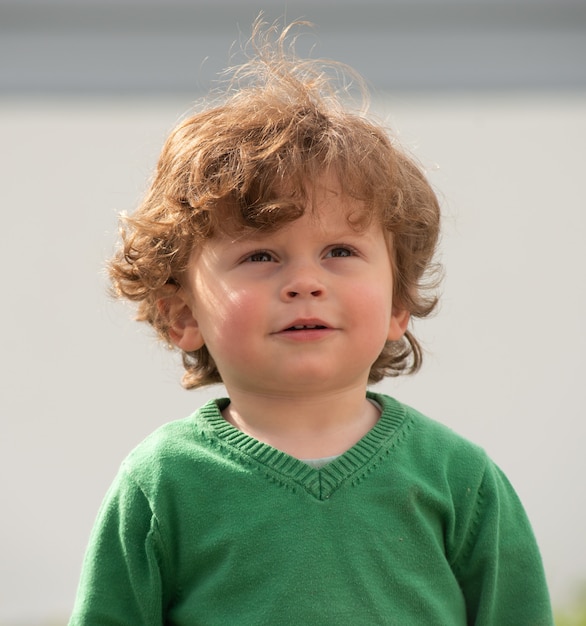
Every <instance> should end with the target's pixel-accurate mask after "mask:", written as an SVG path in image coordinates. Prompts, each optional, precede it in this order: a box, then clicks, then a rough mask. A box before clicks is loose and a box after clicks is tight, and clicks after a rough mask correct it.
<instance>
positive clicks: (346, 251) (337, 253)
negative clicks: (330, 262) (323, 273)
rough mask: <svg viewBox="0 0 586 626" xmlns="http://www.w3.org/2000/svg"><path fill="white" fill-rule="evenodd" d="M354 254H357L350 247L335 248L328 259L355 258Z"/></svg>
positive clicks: (328, 254)
mask: <svg viewBox="0 0 586 626" xmlns="http://www.w3.org/2000/svg"><path fill="white" fill-rule="evenodd" d="M354 254H355V252H354V250H352V248H350V247H349V246H335V247H334V248H331V249H330V250H329V252H328V253H327V255H326V257H334V258H338V257H347V256H354Z"/></svg>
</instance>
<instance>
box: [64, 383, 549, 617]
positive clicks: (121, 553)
mask: <svg viewBox="0 0 586 626" xmlns="http://www.w3.org/2000/svg"><path fill="white" fill-rule="evenodd" d="M369 396H370V397H371V398H373V399H374V400H376V401H377V402H378V403H379V404H381V405H382V407H383V413H382V416H381V418H380V420H379V422H378V423H377V425H376V426H375V427H374V428H373V429H372V430H371V431H370V432H369V433H368V434H367V435H366V436H365V437H364V438H363V439H362V440H361V441H359V442H358V443H357V444H356V445H355V446H354V447H352V448H351V449H350V450H348V451H347V452H346V453H345V454H343V455H342V456H340V457H339V458H338V459H337V460H335V461H333V462H332V463H330V464H328V465H326V466H325V467H324V468H323V469H321V470H316V469H312V468H311V467H309V466H308V465H307V464H305V463H303V462H302V461H299V460H297V459H294V458H292V457H290V456H288V455H287V454H284V453H282V452H280V451H278V450H275V449H274V448H272V447H270V446H268V445H266V444H263V443H260V442H258V441H256V440H255V439H252V438H250V437H249V436H247V435H245V434H244V433H242V432H240V431H239V430H236V429H235V428H233V427H232V426H231V425H230V424H228V423H227V422H226V421H224V419H223V418H222V416H221V414H220V410H221V409H222V408H223V407H224V406H226V404H227V402H228V401H227V400H220V401H216V402H210V403H208V404H206V405H205V406H204V407H202V408H201V409H200V410H199V411H198V412H197V413H195V414H194V415H193V416H192V417H190V418H187V419H184V420H180V421H176V422H172V423H170V424H167V425H165V426H163V427H162V428H160V429H158V430H157V431H156V432H155V433H153V434H152V435H151V436H150V437H148V438H147V439H146V440H145V441H144V442H143V443H142V444H140V445H139V446H138V447H137V448H136V449H135V450H134V451H133V452H132V453H131V454H130V456H129V457H128V458H127V459H126V461H125V462H124V463H123V465H122V467H121V469H120V472H119V474H118V476H117V478H116V480H115V481H114V483H113V485H112V487H111V488H110V490H109V492H108V494H107V496H106V498H105V501H104V503H103V505H102V508H101V510H100V512H99V515H98V518H97V521H96V525H95V527H94V530H93V533H92V536H91V540H90V544H89V548H88V551H87V554H86V558H85V562H84V567H83V572H82V577H81V581H80V586H79V590H78V596H77V600H76V605H75V609H74V612H73V615H72V617H71V621H70V626H79V625H84V626H86V625H95V626H109V625H114V624H118V625H119V624H124V625H125V626H126V625H127V626H139V625H142V624H145V625H146V624H153V625H154V624H158V625H161V624H173V625H186V626H187V625H189V626H194V625H196V624H202V625H205V626H215V625H222V626H232V625H240V624H250V625H255V626H257V625H263V624H271V625H286V624H295V625H296V626H302V625H320V624H328V625H333V626H343V625H346V624H348V625H352V626H357V625H360V626H362V625H374V624H397V625H398V626H410V625H426V626H427V625H440V626H442V625H446V626H458V625H460V624H492V625H495V626H507V625H511V626H524V625H529V624H531V625H532V626H537V625H538V624H548V625H549V624H553V620H552V617H551V609H550V605H549V597H548V593H547V588H546V583H545V579H544V574H543V568H542V564H541V559H540V556H539V552H538V549H537V546H536V543H535V539H534V537H533V533H532V531H531V528H530V525H529V522H528V521H527V517H526V515H525V512H524V511H523V508H522V505H521V504H520V502H519V500H518V498H517V496H516V495H515V493H514V491H513V489H512V488H511V486H510V485H509V483H508V482H507V479H506V478H505V477H504V476H503V474H502V473H501V472H500V471H499V469H498V468H497V467H495V465H494V464H493V463H492V462H491V461H490V460H489V459H488V458H487V456H486V455H485V453H484V452H483V451H482V450H480V449H479V448H477V447H476V446H474V445H472V444H470V443H469V442H467V441H465V440H463V439H462V438H460V437H458V436H457V435H455V434H454V433H453V432H452V431H450V430H449V429H447V428H445V427H444V426H441V425H439V424H437V423H435V422H433V421H431V420H429V419H428V418H426V417H424V416H422V415H421V414H419V413H417V412H416V411H415V410H413V409H411V408H409V407H406V406H404V405H402V404H400V403H399V402H397V401H396V400H393V399H392V398H389V397H386V396H383V395H377V394H369Z"/></svg>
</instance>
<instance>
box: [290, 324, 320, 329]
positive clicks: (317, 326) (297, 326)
mask: <svg viewBox="0 0 586 626" xmlns="http://www.w3.org/2000/svg"><path fill="white" fill-rule="evenodd" d="M321 328H327V326H324V325H323V324H295V326H289V328H285V330H316V329H321Z"/></svg>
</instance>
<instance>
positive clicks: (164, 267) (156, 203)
mask: <svg viewBox="0 0 586 626" xmlns="http://www.w3.org/2000/svg"><path fill="white" fill-rule="evenodd" d="M290 30H291V27H288V28H286V29H284V30H283V31H282V32H281V33H280V34H278V33H277V35H276V36H275V33H276V32H277V30H276V27H275V26H273V27H271V28H268V29H263V24H260V23H259V24H257V25H256V27H255V35H254V37H253V39H252V40H251V41H252V44H253V48H254V56H253V57H252V58H250V59H249V60H248V61H247V62H245V63H244V64H243V65H241V66H239V67H237V68H236V69H234V70H232V81H231V82H230V84H229V86H228V88H227V90H226V93H225V95H224V97H223V100H222V101H220V102H217V101H216V102H215V103H214V104H213V105H208V106H207V107H206V108H204V109H203V110H201V111H200V112H197V113H195V114H194V115H192V116H191V117H188V118H187V119H185V120H184V121H183V122H181V123H180V124H179V125H178V126H177V127H176V128H175V129H174V130H173V131H172V132H171V134H170V136H169V138H168V139H167V141H166V143H165V145H164V147H163V150H162V153H161V156H160V158H159V162H158V165H157V169H156V172H155V176H154V178H153V181H152V183H151V185H150V189H149V190H148V193H147V195H146V197H145V198H144V200H143V202H142V203H141V204H140V206H139V207H138V208H137V210H136V211H135V213H134V214H133V215H132V216H124V217H123V218H122V226H121V238H122V245H121V247H120V249H119V250H118V251H117V253H116V254H115V256H114V257H113V258H112V260H111V261H110V264H109V273H110V277H111V280H112V284H113V288H114V291H115V293H116V294H117V295H118V296H119V297H125V298H128V299H130V300H132V301H135V302H137V303H138V314H137V319H139V320H141V321H147V322H148V323H150V324H151V325H152V326H153V327H154V328H155V329H156V331H157V332H158V333H159V335H160V336H161V337H162V338H163V339H164V340H166V341H167V342H168V343H170V340H169V328H168V321H167V320H166V319H165V317H164V315H161V313H160V311H159V308H158V306H157V301H158V300H159V299H160V298H161V297H162V296H164V295H165V294H166V293H169V291H170V290H172V289H176V288H177V286H178V285H179V283H180V280H181V276H182V274H183V273H184V271H185V269H186V267H187V263H188V259H189V257H190V255H191V253H192V252H193V251H194V250H195V249H197V247H198V246H202V245H205V241H206V240H207V239H209V238H211V237H214V236H215V235H216V234H218V233H226V234H232V233H235V232H240V233H242V232H243V231H246V230H247V229H250V230H255V231H258V230H264V231H269V230H275V229H278V228H280V227H281V226H282V225H284V224H286V223H288V222H290V221H292V220H295V219H297V218H298V217H300V216H301V215H302V214H303V212H304V210H305V206H306V203H305V200H306V189H307V183H308V182H311V181H315V180H316V179H317V178H318V177H319V176H320V175H322V174H323V173H325V172H326V170H327V171H333V172H335V173H336V174H337V176H338V179H339V181H340V183H341V185H342V189H343V191H344V193H345V194H347V195H348V196H350V197H352V198H354V199H358V200H360V201H362V202H363V204H364V207H365V209H364V214H363V215H361V216H358V219H357V220H356V221H355V225H356V227H357V228H360V227H361V225H364V224H366V223H370V222H371V220H373V219H374V220H377V221H378V222H379V223H380V224H381V226H382V228H383V229H384V230H385V231H387V232H388V235H389V236H388V241H389V250H391V253H392V254H391V256H392V264H393V279H394V285H393V288H394V302H395V303H396V305H397V306H399V307H400V308H403V309H406V310H407V311H409V313H410V314H411V316H412V317H415V318H422V317H425V316H427V315H429V314H430V313H431V312H432V310H433V309H434V308H435V306H436V303H437V296H436V293H435V291H436V287H437V282H438V281H437V276H438V272H437V269H438V266H437V264H436V263H435V262H434V254H435V249H436V245H437V240H438V235H439V223H440V209H439V203H438V200H437V198H436V195H435V193H434V191H433V189H432V188H431V186H430V184H429V183H428V181H427V180H426V177H425V175H424V174H423V172H422V170H421V168H420V167H419V166H418V165H417V164H416V163H415V162H414V160H413V159H412V158H410V157H409V156H408V155H407V154H406V153H405V152H404V151H403V150H401V149H400V148H399V147H398V146H397V145H396V142H395V141H394V140H392V139H391V138H390V136H389V134H388V133H387V131H386V130H385V128H383V127H382V125H380V124H378V123H375V122H374V121H372V120H371V119H369V118H368V117H367V115H366V113H365V112H355V111H351V110H350V109H349V108H348V107H347V106H344V99H345V94H346V93H347V89H346V88H345V87H344V85H342V86H341V84H342V83H344V81H345V80H346V81H347V77H348V76H349V77H350V82H353V83H354V84H356V83H357V82H358V83H359V77H357V76H356V75H355V74H353V73H352V71H351V70H349V69H348V68H345V67H343V66H341V65H340V64H335V63H325V62H318V61H315V60H301V59H298V58H296V57H295V54H294V51H293V50H292V46H289V45H287V46H286V41H288V39H287V38H288V36H289V35H290ZM345 84H348V82H346V83H345ZM285 190H286V192H285ZM353 217H354V218H356V216H353ZM182 357H183V363H184V366H185V370H186V371H185V375H184V377H183V385H184V386H185V387H186V388H194V387H199V386H203V385H207V384H211V383H219V382H221V381H222V379H221V376H220V373H219V372H218V370H217V367H216V365H215V363H214V360H213V357H212V355H211V354H210V353H209V351H208V350H207V348H206V347H205V346H203V347H202V348H200V349H199V350H196V351H194V352H183V353H182ZM421 362H422V350H421V346H420V344H419V342H418V341H417V340H416V338H415V337H414V335H413V333H412V331H411V330H407V332H406V333H405V335H404V337H403V338H402V339H401V340H399V341H388V342H387V344H386V345H385V347H384V349H383V351H382V352H381V354H380V355H379V357H378V359H377V360H376V362H375V363H374V364H373V366H372V368H371V371H370V378H369V382H371V383H374V382H378V381H380V380H381V379H382V378H383V377H385V376H395V375H397V374H400V373H412V372H415V371H416V370H418V369H419V367H420V366H421Z"/></svg>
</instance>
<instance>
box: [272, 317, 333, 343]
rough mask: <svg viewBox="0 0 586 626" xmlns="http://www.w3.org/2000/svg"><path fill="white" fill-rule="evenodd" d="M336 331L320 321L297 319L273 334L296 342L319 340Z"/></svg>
mask: <svg viewBox="0 0 586 626" xmlns="http://www.w3.org/2000/svg"><path fill="white" fill-rule="evenodd" d="M335 330H336V329H335V328H333V327H332V326H331V325H330V324H328V323H327V322H325V321H323V320H320V319H315V318H311V319H297V320H294V321H292V322H290V323H287V324H285V325H284V326H283V328H281V330H279V331H277V332H276V333H275V334H276V335H279V336H281V337H288V338H289V339H293V340H296V341H309V340H316V339H321V338H323V337H326V336H328V335H330V334H331V333H332V332H333V331H335Z"/></svg>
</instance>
